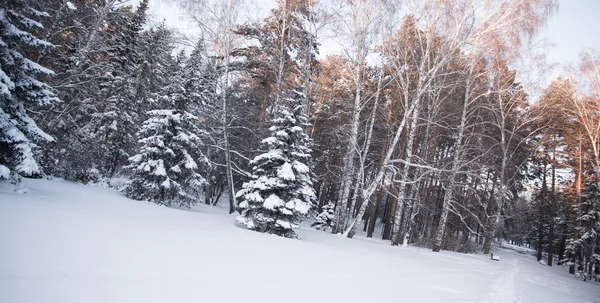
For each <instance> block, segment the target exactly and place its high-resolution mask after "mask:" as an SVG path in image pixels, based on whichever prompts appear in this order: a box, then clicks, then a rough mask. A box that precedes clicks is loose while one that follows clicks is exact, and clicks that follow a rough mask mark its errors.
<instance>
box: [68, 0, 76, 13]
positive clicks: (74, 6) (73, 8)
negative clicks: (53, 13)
mask: <svg viewBox="0 0 600 303" xmlns="http://www.w3.org/2000/svg"><path fill="white" fill-rule="evenodd" d="M67 7H68V8H69V9H70V10H74V11H75V10H77V6H76V5H75V4H73V2H71V1H67Z"/></svg>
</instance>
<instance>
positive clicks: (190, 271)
mask: <svg viewBox="0 0 600 303" xmlns="http://www.w3.org/2000/svg"><path fill="white" fill-rule="evenodd" d="M25 185H26V186H27V187H28V188H29V192H28V193H27V194H24V195H23V194H16V193H14V192H13V190H12V187H11V186H10V184H7V183H0V302H2V303H13V302H27V303H34V302H44V303H52V302H67V303H71V302H77V303H79V302H86V303H92V302H102V303H106V302H111V303H116V302H127V303H134V302H144V303H148V302H169V303H174V302H247V303H252V302H278V303H279V302H303V303H304V302H311V303H317V302H327V303H335V302H361V303H362V302H545V303H547V302H569V303H575V302H600V283H597V282H589V281H588V282H582V281H581V280H578V279H576V278H575V277H573V276H570V275H568V274H567V268H565V267H553V268H550V267H547V266H543V265H540V264H539V263H538V262H536V261H535V259H534V258H533V257H531V256H528V255H524V254H520V253H517V252H515V251H512V250H502V249H499V248H496V251H495V254H496V255H499V256H500V257H501V261H500V262H495V261H491V260H490V257H489V256H485V255H467V254H459V253H452V252H441V253H433V252H431V251H430V250H428V249H419V248H415V247H409V248H403V247H391V246H390V245H389V242H384V241H379V240H373V239H365V238H361V237H357V238H355V239H353V240H349V239H346V238H344V237H342V236H336V235H331V234H329V233H325V232H321V231H315V230H310V229H302V230H299V234H300V235H301V236H302V237H303V240H293V239H285V238H280V237H277V236H272V235H266V234H260V233H257V232H252V231H248V230H245V229H242V228H240V227H238V226H236V225H234V223H233V222H234V220H233V217H232V216H230V215H228V214H226V212H225V210H224V209H222V208H215V207H209V206H206V207H205V206H199V207H196V208H194V209H193V210H180V209H173V208H165V207H160V206H157V205H154V204H152V203H148V202H139V201H133V200H129V199H127V198H124V197H122V196H120V195H119V194H118V193H117V192H115V191H113V190H110V189H106V188H101V187H92V186H84V185H78V184H73V183H68V182H64V181H47V180H25Z"/></svg>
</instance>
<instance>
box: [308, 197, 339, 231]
mask: <svg viewBox="0 0 600 303" xmlns="http://www.w3.org/2000/svg"><path fill="white" fill-rule="evenodd" d="M334 218H335V205H334V204H333V203H331V202H329V203H327V204H325V205H323V207H322V210H321V212H320V213H319V214H318V215H317V219H316V220H315V222H313V224H311V225H310V226H311V227H314V228H315V229H318V230H322V231H328V230H331V228H332V227H333V219H334Z"/></svg>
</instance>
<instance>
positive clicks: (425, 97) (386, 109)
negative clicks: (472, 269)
mask: <svg viewBox="0 0 600 303" xmlns="http://www.w3.org/2000/svg"><path fill="white" fill-rule="evenodd" d="M163 1H167V0H163ZM167 2H170V3H171V4H172V5H177V6H179V7H181V8H182V9H183V10H185V11H186V12H188V14H189V17H190V20H192V21H191V22H193V23H194V24H195V25H196V26H197V27H198V28H199V29H200V32H201V33H202V34H201V38H200V39H196V40H194V41H190V39H187V40H186V39H182V36H181V35H180V33H178V32H177V31H176V30H174V29H172V28H169V27H168V26H167V25H166V24H165V23H156V22H155V23H152V22H150V21H149V16H148V0H141V1H139V2H136V3H134V4H132V3H129V2H128V1H124V0H44V1H37V0H0V64H1V69H0V181H4V182H10V183H12V184H14V187H15V191H18V190H19V188H20V186H21V185H20V184H21V180H22V178H62V179H64V180H68V181H73V182H79V183H101V184H104V185H106V186H110V187H114V188H117V189H118V190H120V191H122V193H123V194H124V195H125V196H127V197H129V198H132V199H135V200H145V201H150V202H153V203H157V204H161V205H165V206H172V205H183V206H189V205H193V204H196V203H203V204H208V205H217V204H218V203H219V202H220V201H221V203H223V204H227V205H228V208H229V212H230V213H239V216H238V217H237V219H236V220H237V222H238V224H240V225H245V226H246V227H247V228H249V229H252V230H256V231H259V232H267V233H271V234H276V235H280V236H283V237H288V238H296V237H297V236H296V234H295V233H294V229H295V228H297V227H299V225H300V222H301V221H307V222H313V223H312V227H313V228H317V229H319V230H323V231H324V232H331V233H335V234H338V233H340V234H343V235H344V236H346V237H348V238H352V237H354V236H355V235H356V234H357V232H360V231H361V230H362V231H364V232H366V237H378V238H381V239H384V240H389V243H391V245H409V244H410V245H415V246H419V247H426V248H430V249H432V250H433V251H436V252H438V251H440V250H450V251H458V252H465V253H474V252H483V253H486V254H487V253H489V252H490V249H491V246H492V243H493V242H494V241H495V240H503V241H509V242H510V243H513V244H515V245H522V246H527V247H531V248H534V249H536V250H537V259H538V261H539V260H546V262H547V264H548V265H550V266H552V265H553V264H565V265H569V266H570V271H571V273H575V272H577V271H583V272H586V273H592V271H599V270H600V235H599V234H598V233H599V232H600V52H599V51H598V50H585V51H584V52H582V55H581V60H580V62H579V63H578V64H577V65H576V66H572V67H570V68H567V69H565V70H564V71H563V72H562V74H561V75H560V77H558V78H556V79H555V80H553V81H551V83H550V84H549V85H545V84H540V82H542V83H543V80H537V83H535V84H537V85H542V86H546V87H544V88H543V89H541V90H540V92H539V93H533V89H532V88H531V87H532V86H533V84H532V83H531V82H533V81H528V80H523V79H524V78H522V77H521V75H522V74H523V73H525V72H527V69H528V68H530V67H529V66H525V65H523V64H519V63H520V62H521V59H522V58H523V57H524V56H527V52H528V50H529V48H530V46H531V45H532V43H535V41H536V39H537V38H538V33H539V31H540V30H541V29H542V28H543V26H544V25H545V23H546V22H547V20H548V19H549V18H551V16H552V14H553V13H554V12H555V11H556V10H557V9H558V3H557V1H555V0H481V1H472V0H402V1H401V0H376V1H375V0H335V1H326V0H320V1H317V0H277V1H276V2H277V5H276V7H275V8H274V9H273V10H271V11H270V13H269V14H268V16H266V17H265V18H262V19H260V20H253V21H245V22H240V21H239V20H240V15H242V13H243V11H244V10H248V9H250V10H251V9H252V3H251V1H250V2H249V3H243V1H242V0H227V1H224V0H223V1H202V0H171V1H167ZM324 36H327V37H330V38H328V39H337V40H339V43H340V45H341V46H342V51H341V52H339V53H332V54H327V55H325V56H321V53H320V50H321V48H322V46H323V45H322V43H321V42H322V41H323V38H322V37H324ZM331 37H333V38H331ZM183 40H185V41H183ZM182 45H185V47H182Z"/></svg>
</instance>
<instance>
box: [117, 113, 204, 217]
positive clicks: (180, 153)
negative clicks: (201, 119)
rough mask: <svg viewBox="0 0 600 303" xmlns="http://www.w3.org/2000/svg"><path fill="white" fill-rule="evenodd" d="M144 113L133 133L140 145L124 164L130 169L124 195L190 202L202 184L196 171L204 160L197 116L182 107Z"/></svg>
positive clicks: (156, 200)
mask: <svg viewBox="0 0 600 303" xmlns="http://www.w3.org/2000/svg"><path fill="white" fill-rule="evenodd" d="M148 115H149V116H150V117H149V118H148V120H146V121H145V122H144V125H143V127H142V129H141V130H140V131H139V132H138V134H137V135H138V137H139V138H140V140H139V142H140V143H141V144H142V147H141V148H140V150H139V153H138V154H137V155H135V156H133V157H130V158H129V163H130V164H129V165H128V166H126V167H125V168H127V169H131V170H132V172H133V175H132V176H131V178H130V181H128V182H127V184H126V185H125V188H124V191H125V194H126V195H127V197H129V198H132V199H136V200H148V201H152V202H154V203H157V204H161V205H171V204H172V203H178V204H180V205H185V206H189V205H190V204H194V203H195V202H197V201H198V193H199V191H200V189H201V187H202V185H203V184H204V183H205V180H204V178H203V177H202V175H201V174H200V173H199V172H200V168H201V167H200V166H201V165H202V164H203V163H204V162H206V161H205V157H204V156H203V155H202V154H201V152H200V148H201V147H202V140H201V139H200V137H199V135H198V134H200V133H202V131H201V130H200V129H199V128H198V127H197V126H196V124H195V122H196V121H197V120H198V118H197V117H196V116H194V115H192V114H190V113H188V112H187V111H185V110H184V109H176V110H153V111H150V112H148ZM199 162H200V163H199Z"/></svg>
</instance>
